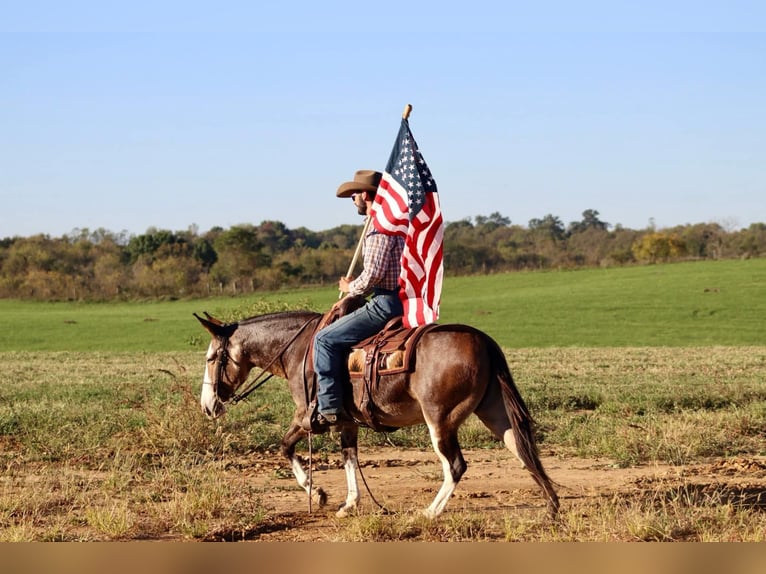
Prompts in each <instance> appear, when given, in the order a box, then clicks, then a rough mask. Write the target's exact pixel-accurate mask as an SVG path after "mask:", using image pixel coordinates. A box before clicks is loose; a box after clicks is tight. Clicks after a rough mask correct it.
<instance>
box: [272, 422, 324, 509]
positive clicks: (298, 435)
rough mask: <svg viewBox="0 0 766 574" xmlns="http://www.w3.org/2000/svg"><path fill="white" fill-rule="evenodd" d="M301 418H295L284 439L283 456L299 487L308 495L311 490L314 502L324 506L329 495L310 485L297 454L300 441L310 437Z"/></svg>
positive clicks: (281, 446) (281, 447) (282, 445)
mask: <svg viewBox="0 0 766 574" xmlns="http://www.w3.org/2000/svg"><path fill="white" fill-rule="evenodd" d="M301 418H302V416H301V417H298V416H296V417H294V418H293V421H292V423H291V425H290V428H289V429H288V430H287V433H286V434H285V436H284V437H283V438H282V443H281V445H280V450H281V452H282V455H283V456H284V457H285V458H286V459H287V460H289V461H290V466H291V467H292V469H293V475H294V476H295V480H297V481H298V485H299V486H300V487H301V488H302V489H303V490H305V491H306V492H307V493H309V489H311V491H312V492H311V493H310V494H311V500H312V502H315V503H316V504H318V505H319V506H324V505H325V504H327V494H326V493H325V491H324V490H323V489H322V488H321V487H318V486H315V485H310V484H309V475H308V474H307V473H306V470H305V469H304V468H303V464H302V463H301V461H300V459H299V458H298V457H297V456H296V454H295V445H296V444H298V441H300V440H301V439H303V438H306V437H307V436H308V433H307V432H306V431H305V430H303V427H302V426H301V424H300V421H301Z"/></svg>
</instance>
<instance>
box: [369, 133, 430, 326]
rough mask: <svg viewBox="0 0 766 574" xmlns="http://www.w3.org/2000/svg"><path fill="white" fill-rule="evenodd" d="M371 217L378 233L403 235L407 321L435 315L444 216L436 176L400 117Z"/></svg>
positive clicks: (402, 283)
mask: <svg viewBox="0 0 766 574" xmlns="http://www.w3.org/2000/svg"><path fill="white" fill-rule="evenodd" d="M372 222H373V224H374V226H375V228H376V229H377V230H378V231H380V232H381V233H388V234H393V235H401V236H403V237H405V242H404V251H403V253H402V271H401V275H400V277H399V285H400V286H401V287H402V293H401V298H402V304H403V307H404V324H405V326H407V327H415V326H418V325H425V324H427V323H432V322H433V321H436V320H437V319H438V317H439V303H440V300H441V289H442V280H443V276H444V265H443V263H444V262H443V242H444V222H443V220H442V214H441V208H440V206H439V195H438V193H437V190H436V182H435V181H434V180H433V178H432V177H431V173H430V171H429V170H428V166H427V165H426V163H425V160H424V159H423V156H422V155H421V153H420V150H419V149H418V147H417V144H416V143H415V139H414V138H413V137H412V132H411V131H410V128H409V124H408V123H407V120H404V119H403V120H402V124H401V127H400V129H399V134H398V136H397V139H396V141H395V142H394V147H393V150H392V151H391V156H390V157H389V160H388V164H387V166H386V170H385V172H384V173H383V177H382V178H381V182H380V185H379V187H378V192H377V195H376V198H375V202H374V204H373V208H372Z"/></svg>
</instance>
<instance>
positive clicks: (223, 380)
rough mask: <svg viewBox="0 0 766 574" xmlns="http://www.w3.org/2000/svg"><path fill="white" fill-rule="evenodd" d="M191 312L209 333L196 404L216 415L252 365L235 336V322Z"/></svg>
mask: <svg viewBox="0 0 766 574" xmlns="http://www.w3.org/2000/svg"><path fill="white" fill-rule="evenodd" d="M194 316H195V317H196V318H197V320H198V321H199V322H200V323H202V326H203V327H204V328H205V330H207V332H208V333H210V335H211V336H212V339H211V341H210V346H209V347H208V349H207V355H206V357H205V361H206V365H205V377H204V379H203V380H202V394H201V396H200V405H201V406H202V411H203V412H204V413H205V414H206V415H207V416H208V417H211V418H217V417H219V416H221V415H223V414H224V413H225V412H226V403H227V402H229V401H230V400H231V399H232V397H233V396H234V393H235V392H236V390H237V389H238V388H239V387H240V386H241V385H242V383H244V382H245V380H246V379H247V375H248V374H249V373H250V369H251V368H252V365H251V364H250V362H249V361H247V360H245V359H244V357H243V352H242V346H241V344H240V342H239V340H238V338H237V337H236V332H237V326H238V325H237V323H223V322H222V321H219V320H218V319H216V318H215V317H211V316H210V315H208V314H207V313H205V317H207V318H206V319H203V318H202V317H200V316H199V315H197V314H196V313H194Z"/></svg>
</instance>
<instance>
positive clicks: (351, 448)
mask: <svg viewBox="0 0 766 574" xmlns="http://www.w3.org/2000/svg"><path fill="white" fill-rule="evenodd" d="M358 435H359V427H355V426H353V427H351V426H349V427H344V428H343V430H342V431H341V433H340V446H341V450H342V452H343V468H344V469H345V471H346V484H347V485H348V493H347V494H346V502H344V503H343V505H342V506H341V507H340V508H339V509H338V512H336V513H335V515H336V516H338V517H339V518H345V517H346V516H348V515H349V514H352V513H354V512H356V506H357V504H358V503H359V486H358V484H357V481H356V469H357V467H358V466H359V459H358V458H357V449H356V444H357V437H358Z"/></svg>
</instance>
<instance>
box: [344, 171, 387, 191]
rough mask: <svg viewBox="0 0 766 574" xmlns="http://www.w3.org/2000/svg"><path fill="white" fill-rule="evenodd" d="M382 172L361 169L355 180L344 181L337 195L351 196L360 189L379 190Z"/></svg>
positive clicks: (355, 175)
mask: <svg viewBox="0 0 766 574" xmlns="http://www.w3.org/2000/svg"><path fill="white" fill-rule="evenodd" d="M382 175H383V174H382V173H380V172H379V171H374V170H371V169H360V170H359V171H357V172H356V173H355V174H354V181H347V182H346V183H342V184H341V186H340V187H339V188H338V191H337V193H336V194H335V195H337V196H338V197H351V196H352V195H353V194H355V193H359V192H360V191H377V190H378V184H379V183H380V178H381V177H382Z"/></svg>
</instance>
